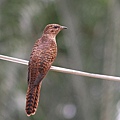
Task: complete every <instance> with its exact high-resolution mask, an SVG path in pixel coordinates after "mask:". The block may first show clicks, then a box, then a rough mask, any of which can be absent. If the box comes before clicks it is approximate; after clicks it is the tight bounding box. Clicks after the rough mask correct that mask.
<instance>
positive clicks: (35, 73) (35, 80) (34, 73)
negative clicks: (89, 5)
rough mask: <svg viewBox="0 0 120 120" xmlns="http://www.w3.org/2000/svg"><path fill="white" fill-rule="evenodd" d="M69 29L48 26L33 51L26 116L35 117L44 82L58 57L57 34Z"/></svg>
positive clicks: (29, 67)
mask: <svg viewBox="0 0 120 120" xmlns="http://www.w3.org/2000/svg"><path fill="white" fill-rule="evenodd" d="M63 29H67V27H65V26H62V25H59V24H48V25H47V26H46V27H45V28H44V31H43V34H42V36H41V38H39V39H38V40H37V41H36V42H35V44H34V46H33V49H32V52H31V54H30V59H29V63H28V89H27V93H26V108H25V110H26V114H27V116H31V115H34V114H35V113H36V110H37V108H38V103H39V98H40V89H41V85H42V80H43V78H44V77H45V76H46V74H47V73H48V71H49V69H50V67H51V65H52V63H53V62H54V60H55V58H56V56H57V43H56V36H57V34H58V33H59V32H60V31H61V30H63Z"/></svg>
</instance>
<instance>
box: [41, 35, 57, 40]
mask: <svg viewBox="0 0 120 120" xmlns="http://www.w3.org/2000/svg"><path fill="white" fill-rule="evenodd" d="M42 37H45V38H47V39H53V40H55V39H56V35H54V34H43V35H42Z"/></svg>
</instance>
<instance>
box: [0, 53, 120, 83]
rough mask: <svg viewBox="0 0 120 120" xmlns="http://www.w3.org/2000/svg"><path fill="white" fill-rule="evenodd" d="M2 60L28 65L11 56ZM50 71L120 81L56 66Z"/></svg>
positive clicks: (0, 57) (112, 77)
mask: <svg viewBox="0 0 120 120" xmlns="http://www.w3.org/2000/svg"><path fill="white" fill-rule="evenodd" d="M0 59H1V60H6V61H10V62H15V63H20V64H23V65H28V61H27V60H22V59H18V58H14V57H9V56H5V55H0ZM50 70H53V71H57V72H62V73H68V74H74V75H79V76H86V77H92V78H99V79H105V80H111V81H120V77H115V76H109V75H100V74H94V73H88V72H82V71H78V70H72V69H67V68H62V67H56V66H51V68H50Z"/></svg>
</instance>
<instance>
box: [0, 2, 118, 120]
mask: <svg viewBox="0 0 120 120" xmlns="http://www.w3.org/2000/svg"><path fill="white" fill-rule="evenodd" d="M49 23H59V24H61V25H65V26H67V27H68V30H65V31H62V32H61V33H60V34H59V35H58V36H57V43H58V56H57V58H56V60H55V62H54V65H57V66H62V67H67V68H72V69H77V70H82V71H88V72H93V73H101V74H109V75H117V76H120V72H119V71H120V65H119V61H120V54H119V51H120V42H119V39H120V34H119V32H120V3H119V1H118V0H110V1H107V0H56V1H55V0H49V1H48V0H34V1H32V0H29V1H28V0H17V1H15V0H1V1H0V54H4V55H9V56H13V57H17V58H22V59H27V60H29V56H30V53H31V49H32V47H33V44H34V42H35V40H37V39H38V38H39V37H40V36H41V34H42V31H43V29H44V27H45V26H46V25H47V24H49ZM119 86H120V83H119V82H112V81H105V80H99V79H94V78H86V77H80V76H75V75H69V74H63V73H57V72H52V71H50V72H49V73H48V75H47V76H46V78H45V79H44V81H43V85H42V89H41V97H40V102H39V107H38V110H37V112H36V114H35V115H34V116H32V117H27V116H26V113H25V98H26V97H25V95H26V90H27V66H24V65H20V64H16V63H11V62H7V61H2V60H0V96H1V99H0V108H1V109H0V120H8V119H9V120H16V119H17V120H21V119H26V120H49V119H50V120H67V119H70V120H120V87H119Z"/></svg>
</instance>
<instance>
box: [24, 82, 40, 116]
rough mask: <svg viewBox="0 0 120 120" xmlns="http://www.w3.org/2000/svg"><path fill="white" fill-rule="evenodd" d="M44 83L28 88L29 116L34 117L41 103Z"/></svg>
mask: <svg viewBox="0 0 120 120" xmlns="http://www.w3.org/2000/svg"><path fill="white" fill-rule="evenodd" d="M41 84H42V82H41V83H40V84H39V85H38V86H28V90H27V95H26V113H27V116H31V115H34V114H35V112H36V110H37V107H38V102H39V97H40V88H41Z"/></svg>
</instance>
